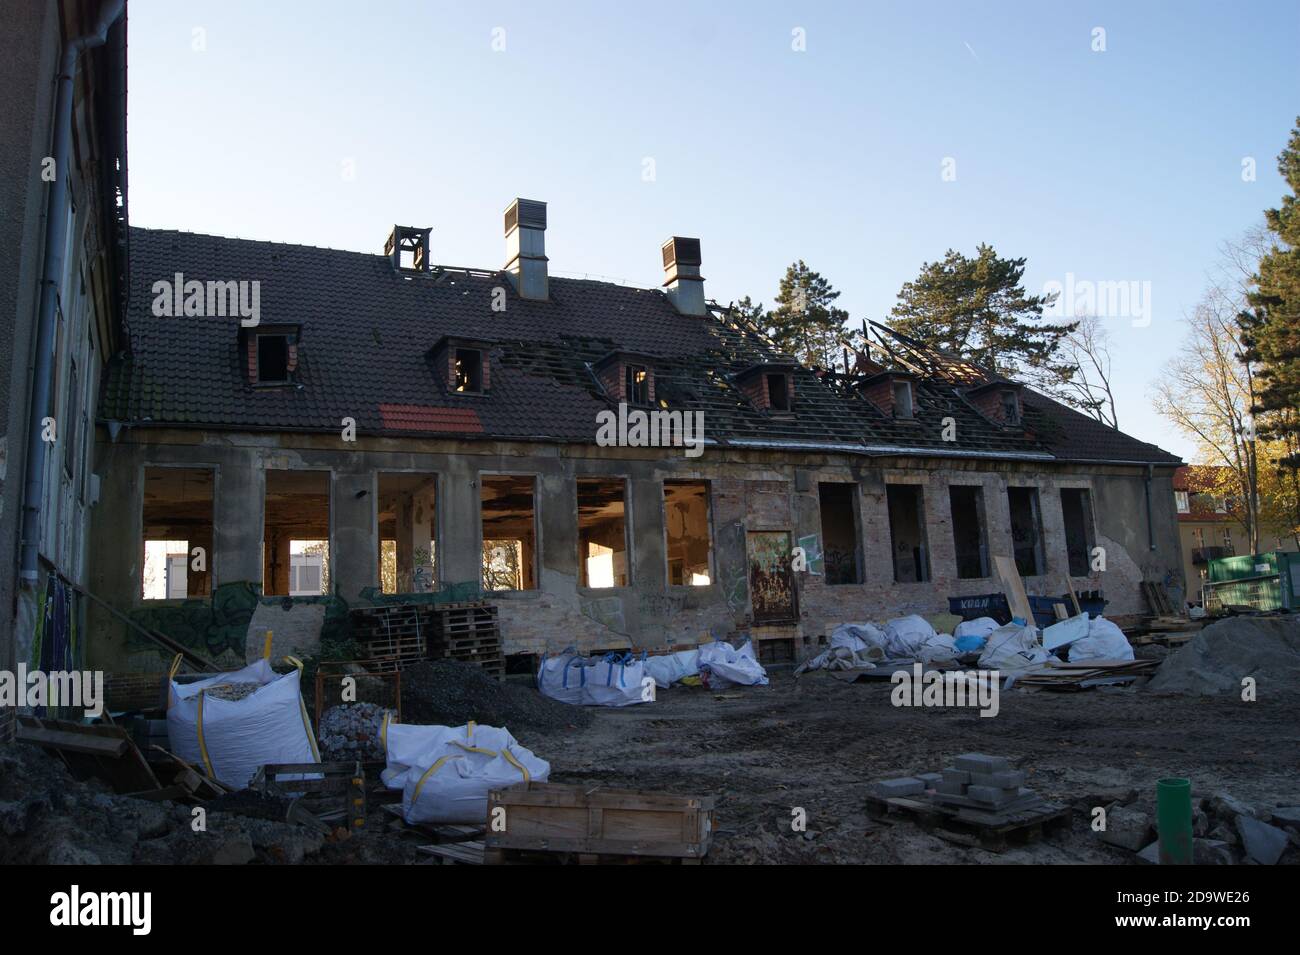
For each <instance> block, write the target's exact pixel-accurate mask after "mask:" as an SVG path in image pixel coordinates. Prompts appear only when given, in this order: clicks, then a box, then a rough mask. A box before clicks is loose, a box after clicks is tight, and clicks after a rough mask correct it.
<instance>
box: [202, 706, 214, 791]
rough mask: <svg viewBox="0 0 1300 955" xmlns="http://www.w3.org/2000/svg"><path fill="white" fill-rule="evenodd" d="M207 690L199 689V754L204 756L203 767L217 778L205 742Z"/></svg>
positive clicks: (212, 776) (211, 775)
mask: <svg viewBox="0 0 1300 955" xmlns="http://www.w3.org/2000/svg"><path fill="white" fill-rule="evenodd" d="M207 692H208V691H207V690H199V755H200V756H202V757H203V768H204V769H206V770H207V771H208V776H209V777H210V778H212V779H216V778H217V773H216V771H215V770H214V769H213V768H212V760H211V759H210V758H209V757H208V747H207V744H206V743H204V742H203V696H204V694H205V693H207Z"/></svg>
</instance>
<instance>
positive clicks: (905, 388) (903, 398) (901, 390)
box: [894, 381, 916, 418]
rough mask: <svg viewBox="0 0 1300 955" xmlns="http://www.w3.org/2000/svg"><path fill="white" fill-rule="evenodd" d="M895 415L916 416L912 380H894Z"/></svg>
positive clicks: (898, 416) (897, 416)
mask: <svg viewBox="0 0 1300 955" xmlns="http://www.w3.org/2000/svg"><path fill="white" fill-rule="evenodd" d="M894 417H895V418H914V417H916V412H915V409H914V408H913V406H912V383H911V382H910V381H895V382H894Z"/></svg>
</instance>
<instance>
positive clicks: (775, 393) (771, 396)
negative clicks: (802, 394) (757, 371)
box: [767, 375, 790, 411]
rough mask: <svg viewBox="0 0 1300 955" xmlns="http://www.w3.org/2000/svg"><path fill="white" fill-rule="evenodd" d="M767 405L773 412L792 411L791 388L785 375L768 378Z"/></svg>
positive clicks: (769, 376)
mask: <svg viewBox="0 0 1300 955" xmlns="http://www.w3.org/2000/svg"><path fill="white" fill-rule="evenodd" d="M767 404H768V407H769V408H771V409H772V410H773V411H789V410H790V388H789V384H788V379H787V377H786V376H785V375H768V376H767Z"/></svg>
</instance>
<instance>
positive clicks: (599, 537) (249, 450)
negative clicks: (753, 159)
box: [88, 200, 1183, 670]
mask: <svg viewBox="0 0 1300 955" xmlns="http://www.w3.org/2000/svg"><path fill="white" fill-rule="evenodd" d="M504 232H505V240H506V254H505V265H504V267H503V268H502V269H499V270H497V269H462V268H448V267H443V266H439V265H436V264H434V256H435V254H436V253H435V249H434V248H433V247H432V244H431V242H432V236H431V231H430V230H429V229H425V228H407V227H401V226H398V227H395V228H394V229H393V232H392V234H391V235H390V236H389V238H388V242H387V245H386V249H385V252H384V254H373V255H368V254H360V253H355V252H343V251H334V250H329V249H321V248H311V247H306V246H300V245H284V244H278V243H272V242H257V241H246V240H238V239H228V238H221V237H218V236H210V235H196V234H190V233H183V232H171V231H158V230H146V229H132V230H131V232H130V249H131V288H130V306H129V312H128V314H127V321H126V324H127V327H128V329H129V344H128V346H127V347H123V348H122V349H121V350H120V351H119V352H118V353H117V354H115V355H114V356H113V358H112V360H111V362H110V364H109V367H108V370H107V372H106V376H105V381H104V386H103V391H102V394H101V401H100V407H99V413H98V418H99V421H98V429H97V434H98V443H97V448H96V459H95V472H96V474H97V475H98V476H99V500H98V504H97V505H96V506H95V508H94V517H93V526H92V529H91V554H90V562H89V566H90V575H89V576H90V579H89V586H90V590H91V591H93V592H94V593H95V594H96V595H98V596H99V597H101V598H103V599H104V600H106V601H107V602H108V603H109V604H111V605H113V606H114V607H116V608H119V609H121V610H123V611H131V612H132V613H133V614H135V615H136V616H137V618H138V619H147V620H148V621H149V623H150V625H152V626H156V627H157V628H158V629H161V630H163V631H164V632H169V633H170V634H171V635H172V636H173V637H175V638H176V639H180V640H183V641H187V642H193V643H194V644H195V645H196V649H199V650H201V651H202V652H204V653H205V654H207V655H209V656H211V657H213V658H215V659H218V660H223V661H233V660H238V659H242V657H243V645H242V640H243V633H242V631H240V632H239V633H237V634H236V635H235V636H234V637H233V638H231V639H229V640H228V639H227V637H226V636H224V635H223V632H222V629H221V628H222V626H223V622H222V613H223V606H224V604H223V599H224V598H223V596H222V594H223V592H224V590H225V589H228V588H231V587H235V586H242V587H245V588H246V589H248V590H250V591H251V592H253V593H254V594H256V592H257V591H260V593H261V595H262V596H261V597H260V598H256V599H257V600H258V613H263V612H264V611H263V608H270V609H268V610H266V611H265V612H266V613H270V612H272V610H275V611H276V612H279V611H278V610H277V608H289V607H292V606H293V605H294V604H295V602H300V601H302V600H306V601H310V600H312V599H318V595H320V594H322V592H328V593H329V594H331V595H333V596H332V598H331V599H334V600H340V599H341V600H342V601H344V602H345V603H346V604H347V606H349V607H355V606H357V605H359V604H364V603H366V602H367V601H371V600H377V599H382V595H383V594H384V593H386V592H397V593H416V594H427V593H440V594H443V595H448V596H451V597H455V596H457V595H461V596H469V595H475V596H476V595H477V594H478V593H479V592H480V590H483V591H489V592H491V598H490V599H492V600H493V601H495V602H496V603H497V604H498V605H499V607H500V618H501V631H502V639H503V640H504V642H505V651H506V653H507V654H511V655H519V654H535V653H539V652H542V651H544V650H547V649H550V650H559V649H562V648H563V647H565V646H568V645H576V646H578V647H580V648H586V649H603V648H616V647H643V648H656V647H662V646H666V645H676V644H683V643H690V644H693V643H696V642H697V641H699V640H701V639H708V637H709V635H718V636H726V635H731V634H735V633H737V632H738V631H747V632H750V633H752V634H753V636H754V637H755V638H756V640H757V641H758V643H759V646H760V649H761V651H762V653H763V655H764V656H765V657H767V658H768V659H780V658H787V657H790V656H792V655H794V654H796V653H797V652H798V651H799V650H800V649H801V648H802V646H803V645H804V643H805V641H808V640H810V639H815V638H817V637H818V636H820V635H824V634H826V633H828V632H829V630H830V629H831V628H833V627H834V626H835V625H836V624H837V623H839V622H841V621H846V620H863V619H873V618H874V619H877V620H881V619H885V618H888V617H891V616H895V615H898V614H900V613H905V612H909V611H933V610H940V609H946V607H947V599H946V598H947V597H949V596H952V595H970V594H981V593H988V592H995V591H1000V590H1002V586H1001V584H1000V582H999V581H998V578H997V576H996V574H995V573H994V570H993V561H992V558H993V557H994V556H996V555H1007V556H1013V557H1014V558H1015V561H1016V563H1017V565H1018V567H1019V569H1020V572H1021V574H1022V575H1023V577H1024V578H1025V583H1026V588H1027V589H1028V591H1029V592H1030V593H1055V594H1059V593H1062V592H1064V590H1065V579H1066V577H1067V576H1068V577H1069V578H1070V579H1071V580H1072V582H1073V584H1074V587H1075V588H1076V589H1077V590H1081V591H1093V590H1100V591H1102V592H1103V593H1104V595H1105V597H1106V599H1108V600H1109V601H1110V604H1109V607H1108V612H1109V613H1112V614H1125V613H1134V612H1139V611H1144V610H1146V606H1145V603H1144V602H1143V598H1142V594H1141V589H1140V584H1141V582H1142V581H1143V580H1156V581H1160V582H1162V583H1164V584H1165V585H1166V586H1167V587H1168V588H1169V591H1170V593H1171V595H1172V596H1173V599H1174V600H1175V601H1181V599H1182V594H1183V578H1182V569H1181V568H1182V563H1181V557H1180V553H1179V544H1178V532H1177V516H1176V513H1175V509H1174V504H1173V501H1174V497H1173V493H1172V484H1171V478H1172V475H1173V472H1174V469H1175V468H1176V467H1177V466H1178V465H1179V464H1180V463H1181V462H1180V461H1179V459H1178V458H1176V457H1175V456H1173V455H1171V454H1168V453H1166V452H1164V451H1162V450H1160V449H1159V448H1156V447H1154V446H1152V445H1149V444H1145V443H1143V442H1141V441H1138V440H1136V439H1134V438H1131V437H1128V436H1127V435H1124V434H1122V433H1119V432H1116V431H1114V430H1112V429H1110V428H1107V427H1105V426H1103V425H1101V424H1099V423H1097V422H1096V421H1094V420H1092V419H1090V418H1088V417H1086V416H1084V415H1081V414H1079V413H1076V412H1074V411H1072V410H1069V409H1067V408H1065V407H1063V406H1061V405H1060V404H1057V403H1056V402H1054V401H1051V400H1049V399H1048V398H1045V397H1043V396H1042V395H1039V394H1036V393H1034V392H1033V391H1031V390H1030V389H1028V388H1025V387H1022V386H1021V385H1019V384H1017V383H1015V382H1013V381H1009V380H1006V379H1004V378H1000V377H997V376H995V375H991V374H987V373H984V372H982V371H980V370H979V369H976V368H973V367H972V366H970V365H967V364H964V363H962V362H959V361H955V360H953V359H951V358H948V357H946V356H943V355H939V354H936V353H933V352H930V351H928V350H926V349H924V348H920V347H919V346H916V345H915V344H914V343H911V342H909V341H907V340H905V339H902V338H898V337H894V336H889V335H888V334H885V333H882V335H881V342H882V344H883V345H885V346H888V347H887V348H882V349H881V350H879V351H876V352H875V353H873V355H872V356H870V357H866V356H864V357H863V361H862V362H861V363H860V364H859V368H858V372H857V373H855V374H853V375H831V374H826V373H817V372H815V371H814V370H811V369H808V368H805V367H801V366H800V365H799V364H797V363H796V362H794V361H792V360H791V359H790V358H788V357H787V356H784V355H780V354H777V353H776V352H775V350H774V349H773V348H772V347H771V345H770V343H768V342H767V341H766V340H765V339H764V338H763V336H762V335H761V334H760V333H759V332H758V331H757V330H756V329H754V328H752V327H748V326H746V325H745V324H743V323H741V322H740V321H738V320H737V319H735V318H734V317H733V316H732V315H731V314H730V313H729V312H728V311H727V310H726V309H723V308H719V307H718V306H717V305H716V304H714V303H712V302H711V301H710V300H709V299H708V298H707V296H706V294H705V289H704V278H703V277H702V274H701V248H700V243H699V242H698V241H697V240H694V239H686V238H680V237H675V238H672V239H670V240H669V241H668V242H666V243H664V245H663V247H662V250H661V251H662V259H663V267H664V271H665V279H664V285H663V288H662V289H640V288H629V287H624V286H620V285H615V284H608V283H604V282H596V281H587V280H576V279H569V278H560V277H557V276H553V275H550V274H548V269H549V264H548V259H547V255H546V248H545V237H546V206H545V204H544V203H541V202H535V201H528V200H516V201H515V202H512V203H511V204H510V206H509V208H508V209H507V210H506V212H505V217H504ZM376 244H378V243H376ZM646 251H647V255H652V254H654V250H653V249H647V250H646ZM254 306H255V307H254ZM620 406H621V407H620ZM654 413H659V417H658V418H657V419H656V418H654V417H653V415H654ZM697 413H698V416H697ZM642 415H644V416H645V418H646V419H648V424H647V423H646V421H643V420H642ZM700 419H702V426H703V427H702V432H699V431H695V430H693V425H694V424H695V422H696V421H697V420H700ZM665 421H666V422H667V424H668V425H669V426H672V427H673V428H674V430H672V433H671V434H670V435H668V437H669V438H670V439H678V444H679V445H680V446H671V447H663V446H655V444H656V443H658V444H661V445H662V444H663V443H664V441H663V440H662V439H663V438H664V433H663V431H662V427H663V426H664V425H665ZM638 422H641V423H640V424H638ZM620 425H626V427H625V428H623V429H622V430H620ZM679 426H680V430H677V428H678V427H679ZM602 427H604V428H605V429H606V431H605V433H604V434H603V435H602V433H601V429H602ZM656 438H658V439H661V440H659V441H658V442H656V441H655V440H654V439H656ZM669 443H671V441H670V442H669ZM796 547H802V548H803V551H802V552H801V553H802V554H803V555H804V556H806V557H807V558H808V559H809V560H810V562H811V563H810V565H809V569H808V571H803V570H802V569H799V567H801V565H796V564H795V562H794V561H792V557H791V555H792V553H793V552H794V551H795V548H796ZM1099 556H1100V559H1099ZM1103 563H1104V570H1102V569H1099V568H1100V567H1101V566H1103ZM313 595H317V596H315V597H314V596H313ZM194 607H200V608H207V609H206V610H205V611H204V612H205V613H209V614H210V616H209V617H208V618H200V619H199V622H198V623H195V622H194V618H193V617H192V616H191V617H186V616H185V614H184V611H185V608H194ZM173 611H174V612H173ZM291 617H292V614H290V613H288V612H287V611H285V620H286V621H288V620H289V619H290V618H291ZM204 620H206V621H207V622H206V623H205V622H204ZM169 621H171V623H172V624H174V626H169V623H168V622H169ZM245 623H246V620H245ZM88 637H89V653H90V659H91V662H92V663H94V664H95V665H98V666H102V667H104V668H106V669H110V670H123V669H132V668H135V669H148V668H152V669H157V664H158V657H157V654H156V651H155V650H154V648H152V647H150V646H149V645H148V644H147V643H145V644H142V643H139V642H138V641H136V640H135V639H134V638H133V637H132V635H131V633H130V631H129V630H128V629H127V628H126V627H124V626H123V625H122V624H121V622H120V621H119V620H117V619H116V618H114V617H113V616H112V615H110V614H108V613H107V612H105V611H102V610H99V609H97V608H92V609H91V614H90V626H89V634H88Z"/></svg>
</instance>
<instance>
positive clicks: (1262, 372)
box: [1238, 118, 1300, 469]
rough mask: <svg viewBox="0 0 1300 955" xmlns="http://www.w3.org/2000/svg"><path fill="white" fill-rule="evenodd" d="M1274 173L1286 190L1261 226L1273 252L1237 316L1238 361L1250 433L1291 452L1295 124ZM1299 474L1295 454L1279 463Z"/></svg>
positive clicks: (1295, 423) (1298, 385)
mask: <svg viewBox="0 0 1300 955" xmlns="http://www.w3.org/2000/svg"><path fill="white" fill-rule="evenodd" d="M1277 167H1278V171H1279V172H1280V173H1281V174H1282V178H1283V179H1284V180H1286V183H1287V185H1288V186H1290V187H1291V195H1288V196H1283V197H1282V206H1281V208H1280V209H1268V210H1266V211H1265V213H1264V220H1265V222H1266V224H1267V225H1268V230H1269V232H1271V233H1272V236H1273V239H1274V244H1273V247H1272V248H1271V249H1270V250H1269V251H1268V252H1266V253H1265V254H1264V256H1263V257H1262V258H1261V259H1260V261H1259V270H1258V273H1257V275H1256V277H1255V289H1254V291H1252V292H1251V293H1250V294H1249V295H1248V296H1247V300H1248V301H1249V303H1250V306H1251V307H1250V309H1249V310H1248V311H1244V312H1242V313H1241V315H1240V316H1239V319H1238V320H1239V322H1240V324H1241V330H1242V341H1243V344H1244V345H1245V346H1246V347H1245V352H1244V354H1243V356H1242V360H1243V361H1246V362H1251V363H1254V364H1256V365H1257V366H1258V373H1257V381H1256V386H1257V387H1256V402H1255V406H1254V407H1253V408H1252V409H1251V411H1252V413H1253V414H1254V415H1255V416H1256V431H1257V432H1258V433H1259V435H1260V436H1261V437H1263V438H1265V439H1270V440H1275V441H1279V442H1281V443H1282V444H1283V445H1284V446H1286V447H1290V448H1295V447H1296V446H1297V445H1298V444H1300V420H1298V419H1297V416H1296V413H1295V412H1296V409H1297V408H1300V202H1297V194H1300V118H1298V119H1297V120H1296V127H1295V129H1293V130H1292V131H1291V138H1290V140H1289V141H1288V143H1287V146H1286V148H1285V149H1284V150H1282V153H1281V155H1279V156H1278V162H1277ZM1280 464H1281V465H1282V466H1284V467H1288V468H1291V469H1297V468H1300V453H1291V454H1288V455H1286V456H1284V457H1283V458H1281V459H1280Z"/></svg>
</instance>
